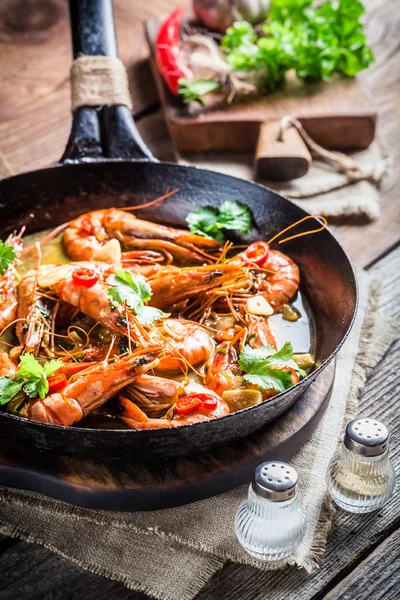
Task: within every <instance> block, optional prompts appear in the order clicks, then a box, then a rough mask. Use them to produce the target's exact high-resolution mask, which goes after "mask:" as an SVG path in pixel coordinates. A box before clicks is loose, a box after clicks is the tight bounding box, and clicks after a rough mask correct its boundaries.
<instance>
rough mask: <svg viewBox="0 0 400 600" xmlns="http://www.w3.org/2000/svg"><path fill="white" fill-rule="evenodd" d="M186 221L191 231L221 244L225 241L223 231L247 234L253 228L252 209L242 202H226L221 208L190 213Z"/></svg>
mask: <svg viewBox="0 0 400 600" xmlns="http://www.w3.org/2000/svg"><path fill="white" fill-rule="evenodd" d="M186 221H187V223H188V225H189V229H190V231H192V232H193V233H199V234H200V235H203V236H205V237H209V238H213V239H214V240H218V241H219V242H224V241H225V236H224V233H223V230H224V229H225V230H232V231H238V232H239V233H243V234H244V233H247V232H248V231H250V229H251V228H252V227H253V217H252V214H251V212H250V209H249V208H248V207H247V206H246V204H243V203H242V202H236V201H235V200H226V201H225V202H223V203H222V204H221V206H220V207H219V208H216V207H214V206H203V207H201V208H198V209H196V210H194V211H192V212H190V213H189V214H188V215H187V217H186Z"/></svg>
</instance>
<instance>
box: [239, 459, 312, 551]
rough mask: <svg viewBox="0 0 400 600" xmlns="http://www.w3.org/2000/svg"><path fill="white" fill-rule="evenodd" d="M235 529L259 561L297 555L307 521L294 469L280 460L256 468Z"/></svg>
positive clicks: (240, 507)
mask: <svg viewBox="0 0 400 600" xmlns="http://www.w3.org/2000/svg"><path fill="white" fill-rule="evenodd" d="M235 530H236V536H237V538H238V540H239V542H240V543H241V545H242V546H243V548H244V549H245V550H246V552H248V553H249V554H251V555H252V556H254V557H255V558H258V559H260V560H264V561H276V560H281V559H283V558H286V557H287V556H289V555H290V554H292V553H293V552H294V550H295V549H296V548H297V546H298V545H299V544H300V542H301V540H302V539H303V537H304V534H305V531H306V520H305V515H304V512H303V508H302V506H301V503H300V499H299V491H298V478H297V473H296V471H295V470H294V469H293V467H291V466H290V465H288V464H286V463H284V462H280V461H269V462H265V463H263V464H261V465H259V466H258V467H257V469H256V470H255V473H254V477H253V482H252V483H251V485H250V486H249V493H248V497H247V500H246V501H245V502H243V503H242V504H241V505H240V506H239V507H238V510H237V512H236V520H235Z"/></svg>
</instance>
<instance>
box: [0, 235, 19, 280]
mask: <svg viewBox="0 0 400 600" xmlns="http://www.w3.org/2000/svg"><path fill="white" fill-rule="evenodd" d="M15 256H16V254H15V250H14V248H13V247H12V246H10V245H9V244H6V243H5V242H3V240H0V275H4V273H5V272H6V271H7V269H8V268H9V267H10V265H11V264H12V263H13V261H14V259H15Z"/></svg>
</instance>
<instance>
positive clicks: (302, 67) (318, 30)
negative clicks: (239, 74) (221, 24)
mask: <svg viewBox="0 0 400 600" xmlns="http://www.w3.org/2000/svg"><path fill="white" fill-rule="evenodd" d="M363 13H364V7H363V5H362V4H361V3H360V2H359V1H358V0H328V1H327V2H324V3H322V4H320V5H316V6H314V3H313V0H273V3H272V8H271V11H270V13H269V15H268V21H267V23H266V24H265V25H264V26H263V35H262V36H261V37H258V35H257V34H256V32H255V30H254V28H253V27H252V26H251V25H250V23H247V22H246V21H239V22H236V23H234V24H233V25H232V27H229V28H228V30H227V32H226V35H225V36H224V38H223V39H222V42H221V47H222V50H223V51H224V52H225V54H226V60H227V63H228V64H229V65H230V66H231V67H232V68H233V69H234V70H239V71H240V70H244V71H253V70H256V71H258V72H260V73H261V72H262V71H263V72H264V74H263V87H264V88H265V89H270V90H271V89H275V88H276V86H277V85H278V84H279V83H280V82H281V81H282V80H283V78H284V76H285V74H286V73H287V71H289V70H291V69H294V70H295V72H296V75H297V77H299V78H300V79H308V78H312V79H323V80H324V81H327V80H329V79H330V78H331V77H332V75H333V74H334V73H335V72H339V73H343V74H344V75H347V76H349V77H353V76H354V75H356V73H358V72H359V71H362V70H363V69H366V68H367V67H368V66H369V65H370V64H371V63H372V62H373V60H374V57H373V54H372V51H371V49H370V48H369V47H368V45H367V41H366V37H365V34H364V31H363V27H362V25H361V23H360V18H361V16H362V15H363Z"/></svg>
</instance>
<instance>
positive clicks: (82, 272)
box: [72, 267, 99, 288]
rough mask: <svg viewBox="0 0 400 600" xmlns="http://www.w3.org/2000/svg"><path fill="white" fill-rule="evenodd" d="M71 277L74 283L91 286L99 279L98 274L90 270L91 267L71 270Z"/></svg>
mask: <svg viewBox="0 0 400 600" xmlns="http://www.w3.org/2000/svg"><path fill="white" fill-rule="evenodd" d="M72 279H73V280H74V283H76V285H80V286H82V287H88V288H89V287H93V286H94V285H95V284H96V283H97V282H98V280H99V274H98V273H96V271H92V269H85V268H83V267H82V268H80V269H75V271H73V272H72Z"/></svg>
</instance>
